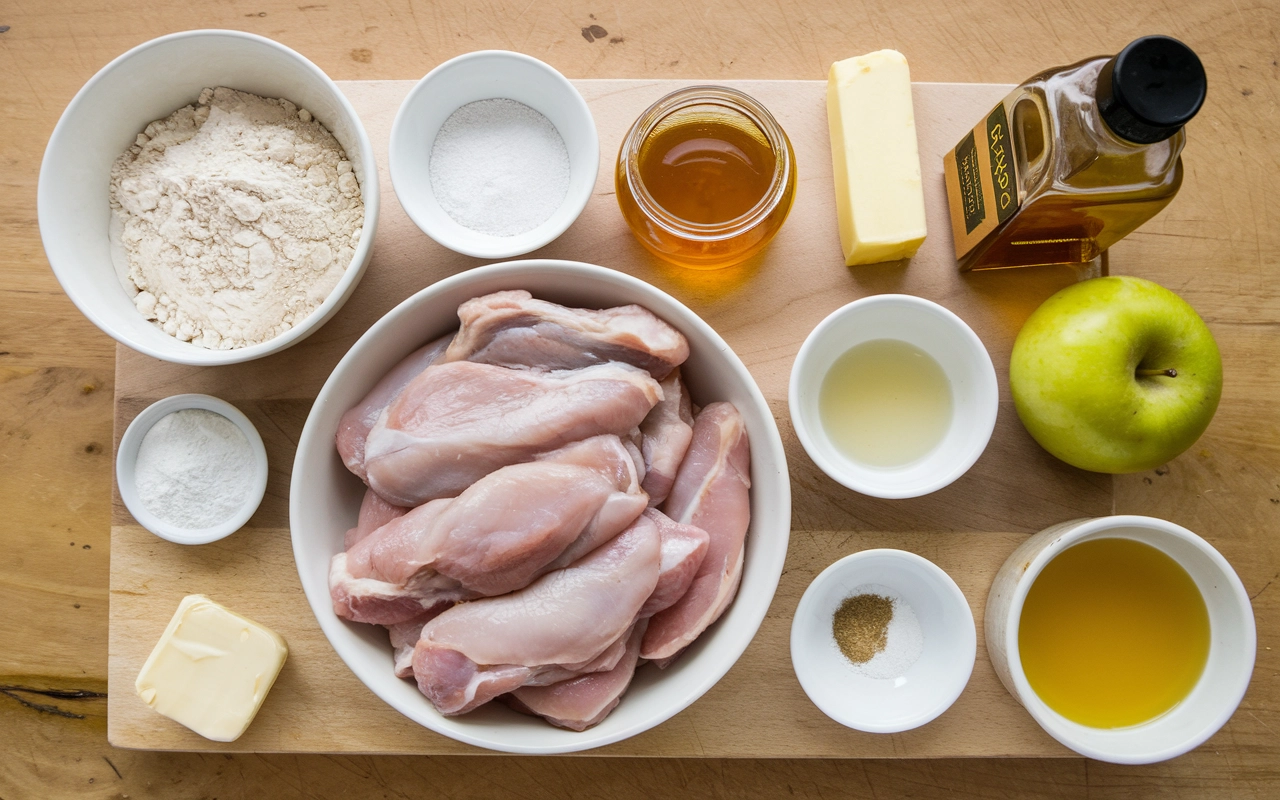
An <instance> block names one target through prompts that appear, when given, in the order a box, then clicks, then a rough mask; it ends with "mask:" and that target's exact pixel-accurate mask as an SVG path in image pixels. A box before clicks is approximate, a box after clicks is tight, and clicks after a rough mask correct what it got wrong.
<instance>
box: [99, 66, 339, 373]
mask: <svg viewBox="0 0 1280 800" xmlns="http://www.w3.org/2000/svg"><path fill="white" fill-rule="evenodd" d="M111 209H112V216H113V221H112V237H113V239H114V240H115V241H114V242H113V245H114V248H113V249H114V252H115V254H116V256H117V257H121V255H122V256H123V258H124V259H125V260H126V264H124V265H120V266H121V267H122V269H121V272H123V273H125V274H126V275H127V280H128V283H129V285H128V286H126V288H127V289H129V290H130V294H132V295H134V305H135V306H136V307H137V309H138V311H139V312H140V313H141V314H142V315H143V316H144V317H146V318H147V319H149V320H152V321H153V322H155V324H156V325H157V326H159V327H160V328H161V329H162V330H164V332H165V333H168V334H169V335H170V336H174V337H176V338H177V339H180V340H182V341H184V342H185V341H189V342H191V343H193V344H196V345H200V346H202V347H206V348H209V349H211V350H229V349H233V348H238V347H246V346H248V345H252V344H258V343H261V342H265V341H267V340H269V339H272V338H274V337H276V336H278V335H280V334H281V333H284V332H285V331H287V330H289V329H290V328H292V327H293V326H294V325H297V324H298V323H300V322H301V321H302V320H303V319H304V318H306V317H307V315H309V314H310V313H311V312H312V311H314V310H315V309H316V308H317V307H318V306H319V305H320V304H321V303H322V302H324V300H325V298H326V297H328V296H329V293H330V292H331V291H333V288H334V286H336V285H337V283H338V281H339V280H340V279H341V278H342V275H343V273H344V272H345V271H346V269H347V267H348V266H349V265H350V264H351V259H352V257H353V255H354V252H355V247H356V245H357V244H358V243H359V241H360V230H361V227H362V226H363V225H364V201H363V199H362V198H361V196H360V184H359V181H358V180H357V179H356V176H355V174H354V172H353V171H352V166H351V162H349V161H348V160H347V158H346V155H345V154H344V153H343V151H342V147H341V146H340V145H339V144H338V142H337V140H336V139H334V138H333V136H332V135H331V134H330V133H329V131H327V130H325V128H324V126H322V125H321V124H320V123H319V122H317V121H316V120H314V119H313V118H312V116H311V114H310V113H309V112H308V111H307V110H306V109H299V108H298V107H297V106H295V105H294V104H293V103H291V102H289V101H288V100H273V99H266V98H262V97H258V96H257V95H252V94H247V93H245V92H238V91H235V90H233V89H226V88H219V89H205V90H204V92H203V93H201V95H200V99H199V101H198V103H197V104H196V105H194V106H187V107H185V108H181V109H178V110H177V111H175V112H174V113H173V114H172V115H170V116H169V117H167V118H166V119H163V120H157V121H155V122H152V123H151V124H150V125H148V126H147V128H146V130H144V131H143V132H142V133H140V134H138V138H137V141H136V142H135V143H134V145H133V146H131V147H130V148H129V149H128V150H127V151H125V152H124V154H123V155H121V156H120V158H118V159H117V160H116V163H115V165H114V166H113V167H112V170H111Z"/></svg>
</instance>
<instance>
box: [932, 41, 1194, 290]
mask: <svg viewBox="0 0 1280 800" xmlns="http://www.w3.org/2000/svg"><path fill="white" fill-rule="evenodd" d="M1204 97H1205V74H1204V68H1203V66H1201V64H1200V59H1198V58H1197V57H1196V54H1195V53H1194V52H1192V51H1191V49H1190V48H1189V47H1187V46H1186V45H1185V44H1183V43H1182V42H1179V41H1178V40H1176V39H1172V38H1170V37H1168V36H1146V37H1143V38H1141V39H1138V40H1136V41H1134V42H1132V43H1131V44H1129V46H1128V47H1125V48H1124V49H1123V50H1121V51H1120V53H1119V54H1117V55H1115V56H1100V57H1097V58H1089V59H1086V60H1084V61H1081V62H1079V63H1076V64H1072V65H1070V66H1066V67H1058V68H1055V69H1050V70H1046V71H1044V72H1041V73H1040V74H1039V75H1036V76H1034V77H1032V78H1031V79H1030V80H1028V81H1027V82H1025V83H1023V84H1022V85H1021V86H1019V87H1018V88H1017V89H1015V90H1014V91H1013V92H1012V93H1011V94H1010V95H1009V96H1008V97H1006V98H1005V99H1004V100H1003V101H1002V102H1001V103H1000V104H999V105H997V106H996V107H995V108H994V109H993V110H992V112H991V113H990V114H989V115H988V116H987V117H986V118H985V119H984V120H982V121H980V122H979V123H978V125H977V126H976V127H975V128H974V129H973V131H971V132H970V133H969V134H967V135H966V136H965V138H964V139H962V140H961V142H960V144H959V145H957V146H956V148H955V149H954V150H953V151H951V152H949V153H947V155H946V157H945V161H946V164H945V166H946V173H947V194H948V198H949V201H950V207H951V223H952V233H953V234H954V236H955V243H956V258H957V261H958V262H959V265H960V268H961V269H962V270H970V269H975V270H976V269H1002V268H1006V267H1023V266H1033V265H1038V264H1062V263H1071V264H1087V263H1088V262H1091V261H1093V260H1094V259H1096V258H1097V257H1098V256H1099V255H1100V254H1101V253H1102V252H1103V251H1104V250H1106V249H1107V248H1108V247H1110V246H1111V245H1112V244H1114V243H1115V242H1117V241H1119V240H1120V239H1121V238H1123V237H1124V236H1126V235H1127V234H1129V233H1131V232H1132V231H1133V230H1134V229H1135V228H1137V227H1138V226H1139V225H1141V224H1142V223H1144V222H1146V221H1147V220H1148V219H1150V218H1151V217H1153V216H1155V215H1156V213H1158V212H1159V211H1160V210H1161V209H1163V208H1164V207H1165V206H1166V205H1168V204H1169V201H1171V200H1172V199H1173V196H1174V194H1175V193H1176V192H1177V191H1178V187H1179V186H1180V185H1181V184H1182V158H1181V153H1182V148H1183V145H1184V144H1185V143H1186V133H1185V131H1184V130H1183V126H1184V125H1185V124H1186V123H1187V122H1188V121H1189V120H1190V119H1191V118H1192V117H1193V116H1195V114H1196V112H1197V111H1199V110H1200V106H1201V104H1203V102H1204Z"/></svg>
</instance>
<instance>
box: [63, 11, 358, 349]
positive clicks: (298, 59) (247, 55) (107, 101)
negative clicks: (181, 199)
mask: <svg viewBox="0 0 1280 800" xmlns="http://www.w3.org/2000/svg"><path fill="white" fill-rule="evenodd" d="M218 86H227V87H230V88H233V89H238V90H240V91H244V92H250V93H252V94H256V95H259V96H261V97H266V98H285V99H288V100H290V101H291V102H293V103H295V104H296V105H298V106H299V107H300V108H304V109H306V110H307V111H309V112H310V113H311V114H312V115H313V116H314V117H315V119H317V120H319V121H320V123H321V124H323V125H324V127H325V128H327V129H328V130H329V131H330V132H331V133H332V134H333V136H334V137H335V138H336V139H337V141H338V143H339V144H341V145H342V148H343V150H344V151H345V152H346V156H347V158H348V159H349V160H350V162H351V164H352V167H353V172H354V173H355V176H356V178H357V179H358V180H359V182H360V194H361V197H362V199H363V201H364V224H363V227H362V228H361V229H360V238H359V242H358V244H357V245H356V247H355V248H354V255H353V257H352V259H351V263H350V265H349V266H348V267H347V269H346V271H345V272H344V273H343V275H342V277H341V278H340V279H339V280H338V282H337V284H336V285H335V286H334V288H333V289H332V290H331V291H330V292H329V294H328V296H327V297H326V298H325V299H324V301H323V302H322V303H321V304H320V305H319V307H317V308H316V309H315V310H314V311H312V312H311V314H310V315H309V316H307V317H305V318H304V319H302V320H300V321H295V322H294V324H293V327H292V328H290V329H289V330H287V331H286V332H284V333H282V334H280V335H278V336H276V337H275V338H272V339H269V340H267V341H264V342H261V343H259V344H253V345H250V346H247V347H242V348H238V349H232V350H210V349H206V348H204V347H201V346H199V345H196V344H192V343H190V342H184V341H181V340H179V339H177V338H175V337H174V336H171V335H169V334H167V333H165V332H164V331H162V330H161V329H160V328H159V327H157V326H156V325H155V324H154V323H152V322H149V321H148V320H146V319H145V318H144V317H143V315H142V314H141V313H139V311H138V309H137V308H136V307H135V305H134V302H133V297H132V294H131V293H130V292H129V291H128V290H127V289H126V286H125V283H126V281H127V279H125V280H122V278H121V276H120V275H119V274H118V273H117V269H116V266H115V265H114V264H113V261H112V255H111V244H110V241H109V230H110V223H111V217H112V212H111V207H110V203H109V200H108V191H109V185H110V174H111V168H112V165H113V164H114V163H115V161H116V159H117V158H118V157H119V156H120V154H121V153H123V152H125V150H126V149H128V148H129V146H130V145H131V144H132V143H133V142H134V140H135V138H136V137H137V136H138V133H139V132H140V131H142V130H143V129H144V128H145V127H146V126H147V125H148V123H150V122H152V121H154V120H160V119H164V118H166V117H168V116H169V115H170V114H172V113H173V112H174V111H176V110H177V109H179V108H181V107H183V106H186V105H189V104H192V103H194V102H196V100H197V98H198V97H199V96H200V93H201V91H202V90H203V89H205V88H212V87H218ZM377 172H378V171H377V166H376V164H375V162H374V156H373V148H372V146H371V145H370V143H369V137H368V136H367V135H366V133H365V130H364V127H363V126H362V125H361V123H360V120H359V118H358V117H357V116H356V113H355V110H354V109H353V108H352V106H351V104H350V103H349V102H348V101H347V99H346V98H345V97H344V96H343V95H342V93H341V92H340V91H339V90H338V87H337V85H336V84H334V82H333V81H332V80H330V79H329V78H328V76H326V75H325V74H324V73H323V72H322V71H320V69H319V67H317V66H316V65H315V64H312V63H311V62H310V61H308V60H307V59H306V58H304V57H302V56H301V55H299V54H298V53H296V52H294V51H293V50H290V49H289V48H287V47H285V46H284V45H281V44H278V43H276V42H273V41H271V40H270V39H266V38H263V37H261V36H254V35H253V34H248V33H241V32H238V31H218V30H206V31H187V32H184V33H176V34H172V35H169V36H164V37H161V38H159V39H153V40H151V41H149V42H146V43H144V44H141V45H139V46H137V47H135V48H134V49H132V50H130V51H129V52H127V53H125V54H124V55H122V56H120V57H119V58H117V59H116V60H114V61H112V62H111V63H110V64H108V65H107V66H105V67H103V68H102V70H101V71H99V72H98V74H97V75H95V76H93V78H91V79H90V80H89V82H88V83H86V84H85V85H84V87H83V88H81V90H80V91H79V92H78V93H77V94H76V96H75V97H74V98H73V99H72V101H71V103H70V104H69V105H68V106H67V109H66V111H64V112H63V114H62V118H61V119H60V120H59V121H58V125H57V127H56V128H54V131H53V135H52V136H51V137H50V139H49V145H48V147H47V148H46V149H45V155H44V161H43V163H42V164H41V167H40V183H39V196H38V205H39V218H40V235H41V237H42V239H43V241H44V247H45V253H46V254H47V256H48V258H49V264H50V265H51V266H52V267H53V272H54V274H55V275H56V276H57V278H58V281H59V283H61V284H62V288H63V290H64V291H65V292H66V293H67V296H68V297H70V298H71V301H72V302H73V303H75V304H76V306H77V307H78V308H79V309H80V311H81V312H83V313H84V315H85V316H86V317H88V318H89V320H90V321H91V322H93V323H94V324H95V325H97V326H98V327H99V328H100V329H102V331H103V332H105V333H107V334H109V335H110V336H111V337H112V338H114V339H115V340H116V341H118V342H120V343H121V344H124V345H126V346H128V347H131V348H133V349H134V350H137V351H139V352H141V353H145V354H147V355H149V356H153V357H155V358H159V359H162V360H164V361H173V362H177V363H181V364H193V365H200V366H212V365H216V364H233V363H238V362H242V361H250V360H252V359H255V358H261V357H262V356H265V355H269V354H271V353H275V352H278V351H280V350H283V349H284V348H286V347H289V346H290V345H293V344H295V343H297V342H299V341H301V340H302V339H304V338H306V337H307V336H308V335H310V334H311V333H313V332H314V331H315V330H316V329H317V328H319V327H320V326H321V325H323V324H324V323H325V322H326V321H327V320H328V319H329V318H330V317H332V316H333V315H334V314H335V313H336V312H337V311H338V309H339V308H341V307H342V305H343V303H345V302H346V300H347V298H348V297H350V295H351V293H352V292H353V291H354V290H355V287H356V284H357V283H359V281H360V278H361V276H362V275H363V273H364V269H365V266H366V265H367V263H368V260H369V256H370V253H371V252H372V246H373V235H374V230H375V228H376V227H377V221H378V175H377Z"/></svg>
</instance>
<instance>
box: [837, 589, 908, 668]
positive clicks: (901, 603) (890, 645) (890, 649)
mask: <svg viewBox="0 0 1280 800" xmlns="http://www.w3.org/2000/svg"><path fill="white" fill-rule="evenodd" d="M850 594H851V595H859V594H878V595H880V596H881V597H887V598H888V599H889V600H891V601H893V619H892V620H890V621H889V628H888V630H887V631H886V632H885V633H886V637H885V645H884V649H883V650H881V651H880V652H879V653H876V654H875V655H874V656H872V657H871V659H870V660H869V661H866V662H863V663H862V664H850V667H851V668H852V669H853V671H854V672H856V673H858V674H859V675H862V676H864V677H867V678H877V679H881V680H892V679H894V678H900V677H902V676H903V675H905V674H907V670H909V669H911V666H912V665H913V664H915V663H916V661H918V660H919V659H920V655H921V654H922V653H923V652H924V634H923V632H922V631H921V630H920V620H919V619H917V618H916V612H915V611H914V610H912V608H911V606H910V605H909V604H908V603H907V601H905V600H903V599H902V598H901V597H900V596H899V595H898V593H897V592H895V591H894V590H893V589H890V588H889V587H887V586H880V585H879V584H869V585H866V586H859V587H857V588H856V589H854V590H853V591H852V592H850ZM831 644H832V646H833V647H835V648H836V649H837V651H839V645H838V644H836V641H835V638H834V637H833V638H832V640H831ZM846 663H848V662H847V661H846Z"/></svg>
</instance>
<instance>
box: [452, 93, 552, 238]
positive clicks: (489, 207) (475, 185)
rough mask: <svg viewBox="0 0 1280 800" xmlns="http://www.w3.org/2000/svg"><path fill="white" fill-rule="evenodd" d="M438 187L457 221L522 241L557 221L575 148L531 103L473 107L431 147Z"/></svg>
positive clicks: (456, 115) (458, 115)
mask: <svg viewBox="0 0 1280 800" xmlns="http://www.w3.org/2000/svg"><path fill="white" fill-rule="evenodd" d="M429 172H430V175H431V190H432V192H433V193H434V194H435V196H436V200H438V201H439V203H440V207H441V208H443V209H444V211H445V213H447V214H448V215H449V216H450V217H452V218H453V220H454V221H455V222H457V223H458V224H459V225H462V226H463V227H465V228H470V229H471V230H473V231H477V232H479V233H487V234H490V235H491V236H516V235H518V234H521V233H526V232H528V231H531V230H533V229H534V228H536V227H538V226H539V225H541V224H542V223H544V222H546V221H547V220H549V219H551V215H552V214H554V213H555V212H556V209H558V208H559V207H560V204H561V203H563V202H564V198H565V196H566V195H568V193H569V151H568V150H567V149H566V148H565V145H564V139H563V138H561V136H560V131H558V130H556V127H555V126H554V125H552V124H551V121H550V120H548V119H547V118H546V117H544V116H543V115H542V114H539V113H538V112H537V111H535V110H533V109H532V108H529V107H528V106H526V105H525V104H524V103H519V102H516V101H515V100H508V99H505V98H498V99H493V100H479V101H477V102H475V103H468V104H467V105H465V106H462V107H461V108H459V109H458V110H457V111H455V112H453V114H452V115H450V116H449V118H448V119H447V120H445V123H444V125H443V126H441V128H440V132H439V133H437V134H436V140H435V144H433V145H432V147H431V165H430V169H429Z"/></svg>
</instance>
